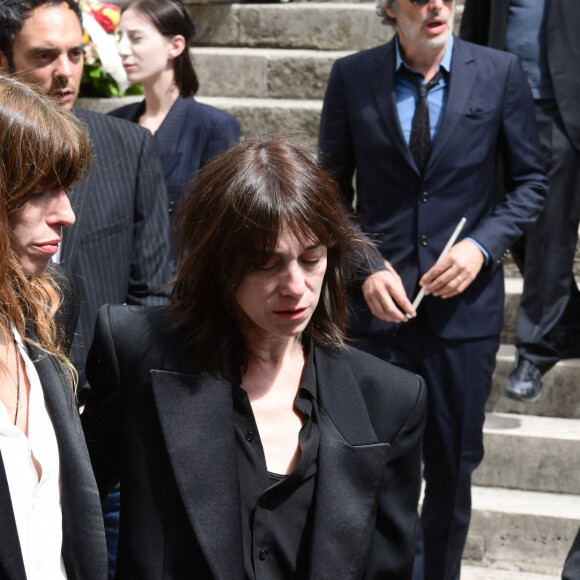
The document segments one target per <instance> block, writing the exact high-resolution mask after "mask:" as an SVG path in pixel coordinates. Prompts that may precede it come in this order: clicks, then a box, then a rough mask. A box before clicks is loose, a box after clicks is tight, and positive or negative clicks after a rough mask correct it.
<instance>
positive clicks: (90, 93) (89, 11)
mask: <svg viewBox="0 0 580 580" xmlns="http://www.w3.org/2000/svg"><path fill="white" fill-rule="evenodd" d="M80 6H81V9H82V13H83V34H84V38H83V40H84V43H85V63H84V69H83V77H82V80H81V95H82V96H83V97H119V96H122V95H124V94H133V95H135V94H141V93H142V89H141V87H140V86H133V87H131V88H128V87H129V83H128V82H127V76H126V75H125V70H124V68H123V63H122V62H121V58H120V57H119V53H118V52H117V44H118V39H117V26H118V24H119V20H120V19H121V9H120V8H119V7H118V6H115V5H114V4H110V3H109V2H101V1H100V0H81V2H80Z"/></svg>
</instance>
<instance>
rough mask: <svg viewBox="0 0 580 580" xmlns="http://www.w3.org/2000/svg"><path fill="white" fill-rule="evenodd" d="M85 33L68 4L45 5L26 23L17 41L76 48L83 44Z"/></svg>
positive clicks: (31, 15)
mask: <svg viewBox="0 0 580 580" xmlns="http://www.w3.org/2000/svg"><path fill="white" fill-rule="evenodd" d="M82 38H83V31H82V27H81V23H80V22H79V19H78V17H77V15H76V14H75V13H74V12H73V10H71V9H70V8H69V7H68V6H67V5H66V4H64V3H63V4H45V5H44V6H39V7H38V8H35V9H34V10H33V11H32V12H31V13H30V15H29V16H28V18H27V19H26V20H25V21H24V24H23V26H22V29H21V30H20V33H19V34H18V35H17V36H16V41H18V40H21V41H24V42H25V43H26V44H27V45H29V46H30V45H39V46H49V45H55V46H56V45H61V44H62V43H63V42H65V43H69V44H71V46H75V45H77V44H82Z"/></svg>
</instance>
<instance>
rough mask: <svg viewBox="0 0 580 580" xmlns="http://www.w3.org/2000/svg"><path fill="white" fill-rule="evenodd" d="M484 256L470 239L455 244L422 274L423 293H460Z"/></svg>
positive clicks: (468, 283) (477, 272)
mask: <svg viewBox="0 0 580 580" xmlns="http://www.w3.org/2000/svg"><path fill="white" fill-rule="evenodd" d="M484 261H485V257H484V255H483V253H482V252H481V250H480V249H479V248H478V247H477V246H476V245H475V244H474V243H473V242H472V241H470V240H463V241H461V242H459V243H458V244H455V245H454V246H453V247H452V248H451V250H449V253H448V254H447V256H445V258H443V259H442V260H441V261H440V262H438V263H437V264H435V265H434V266H433V267H432V268H431V269H430V270H429V271H427V272H426V273H425V274H423V276H422V278H421V280H419V285H420V286H426V288H425V294H426V295H427V294H432V295H433V296H439V297H440V298H451V297H452V296H456V295H457V294H461V292H463V291H464V290H465V289H466V288H467V287H468V286H469V285H470V284H471V283H472V282H473V280H474V279H475V277H476V276H477V274H479V271H480V270H481V268H482V266H483V263H484Z"/></svg>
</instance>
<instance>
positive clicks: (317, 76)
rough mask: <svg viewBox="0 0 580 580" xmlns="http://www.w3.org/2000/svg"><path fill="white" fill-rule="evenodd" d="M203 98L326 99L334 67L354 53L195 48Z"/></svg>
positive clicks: (194, 55) (194, 52) (195, 60)
mask: <svg viewBox="0 0 580 580" xmlns="http://www.w3.org/2000/svg"><path fill="white" fill-rule="evenodd" d="M191 52H192V55H193V59H194V63H195V70H196V72H197V75H198V78H199V84H200V90H199V93H198V94H199V95H200V96H211V97H252V98H273V99H322V98H323V97H324V93H325V91H326V84H327V81H328V76H329V74H330V69H331V67H332V64H333V63H334V61H335V60H337V59H338V58H341V57H343V56H346V55H347V54H350V51H336V50H335V51H317V50H304V49H296V50H290V49H270V48H237V47H199V48H194V49H192V51H191Z"/></svg>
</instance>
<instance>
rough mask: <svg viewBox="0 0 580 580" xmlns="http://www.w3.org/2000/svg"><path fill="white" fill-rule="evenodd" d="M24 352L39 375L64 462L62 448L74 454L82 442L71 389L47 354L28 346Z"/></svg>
mask: <svg viewBox="0 0 580 580" xmlns="http://www.w3.org/2000/svg"><path fill="white" fill-rule="evenodd" d="M28 351H29V353H30V358H31V359H32V361H33V363H34V366H35V368H36V372H37V373H38V376H39V378H40V383H41V385H42V392H43V393H44V401H45V403H46V406H47V408H48V411H49V414H50V417H51V419H52V423H53V426H54V430H55V432H56V436H57V440H58V444H59V449H61V450H62V451H61V455H63V456H64V457H61V463H62V464H66V462H67V460H68V457H69V456H70V455H69V453H66V450H72V452H73V453H74V454H75V455H76V454H77V452H80V450H81V442H82V445H84V436H83V432H82V428H81V425H80V420H79V417H78V410H77V407H76V404H75V401H74V397H73V393H72V389H71V387H70V385H69V384H68V383H67V382H66V380H65V377H64V374H62V375H61V371H60V370H58V369H57V366H56V365H57V363H55V361H54V360H53V359H52V358H51V357H50V356H48V355H46V354H45V353H43V352H42V351H40V350H39V349H37V348H35V347H34V346H30V345H28Z"/></svg>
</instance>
